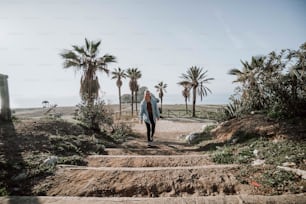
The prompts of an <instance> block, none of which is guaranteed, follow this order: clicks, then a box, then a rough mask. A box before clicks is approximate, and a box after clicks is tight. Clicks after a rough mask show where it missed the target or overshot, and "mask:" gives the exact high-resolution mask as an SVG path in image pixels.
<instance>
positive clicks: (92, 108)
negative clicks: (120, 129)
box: [75, 100, 113, 132]
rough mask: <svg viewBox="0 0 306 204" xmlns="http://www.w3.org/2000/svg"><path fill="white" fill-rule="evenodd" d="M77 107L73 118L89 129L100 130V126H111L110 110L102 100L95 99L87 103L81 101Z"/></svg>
mask: <svg viewBox="0 0 306 204" xmlns="http://www.w3.org/2000/svg"><path fill="white" fill-rule="evenodd" d="M77 107H78V111H77V112H76V113H75V118H76V119H77V120H79V121H81V122H82V123H83V124H84V125H85V126H86V127H87V128H89V129H92V130H94V131H98V132H100V130H101V129H100V127H101V126H103V125H107V126H111V125H112V124H113V118H112V112H111V110H110V109H108V108H106V106H105V102H104V101H103V100H96V101H94V102H93V103H89V104H88V103H87V102H86V101H83V102H82V103H80V104H78V105H77Z"/></svg>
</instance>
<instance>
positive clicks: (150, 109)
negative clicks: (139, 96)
mask: <svg viewBox="0 0 306 204" xmlns="http://www.w3.org/2000/svg"><path fill="white" fill-rule="evenodd" d="M159 116H160V114H159V110H158V108H157V101H156V98H155V97H154V96H152V95H151V93H150V91H149V90H146V91H145V92H144V98H143V100H142V102H141V104H140V114H139V118H140V122H141V124H142V121H145V124H146V127H147V138H148V147H151V146H152V145H153V143H152V142H153V136H154V133H155V124H156V119H157V120H159Z"/></svg>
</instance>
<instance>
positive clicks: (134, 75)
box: [127, 68, 141, 116]
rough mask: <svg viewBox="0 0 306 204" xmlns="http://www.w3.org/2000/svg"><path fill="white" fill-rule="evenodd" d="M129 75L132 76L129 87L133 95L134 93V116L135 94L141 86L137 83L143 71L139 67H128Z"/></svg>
mask: <svg viewBox="0 0 306 204" xmlns="http://www.w3.org/2000/svg"><path fill="white" fill-rule="evenodd" d="M127 77H128V78H130V82H129V87H130V90H131V95H132V116H133V113H134V94H135V93H136V92H137V90H138V87H139V86H138V83H137V79H139V78H141V72H140V71H139V70H138V68H129V69H127ZM136 98H137V96H136ZM136 111H137V101H136Z"/></svg>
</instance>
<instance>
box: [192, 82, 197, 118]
mask: <svg viewBox="0 0 306 204" xmlns="http://www.w3.org/2000/svg"><path fill="white" fill-rule="evenodd" d="M196 97H197V89H196V87H193V101H192V117H196V115H195V105H196Z"/></svg>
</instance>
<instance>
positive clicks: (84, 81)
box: [60, 38, 116, 104]
mask: <svg viewBox="0 0 306 204" xmlns="http://www.w3.org/2000/svg"><path fill="white" fill-rule="evenodd" d="M100 44H101V41H97V42H94V41H88V40H87V39H86V38H85V46H77V45H73V46H72V47H73V49H72V50H64V51H63V52H62V53H61V54H60V55H61V57H62V58H63V59H64V68H70V67H72V68H74V69H75V71H82V77H81V88H80V95H81V97H82V100H86V101H87V103H91V104H93V103H94V100H96V99H97V98H98V97H99V89H100V83H99V80H98V75H97V71H101V72H105V73H107V74H108V72H109V70H108V68H107V65H108V64H109V63H111V62H115V59H116V58H115V57H114V56H113V55H108V54H105V55H104V56H102V57H100V56H98V52H99V46H100Z"/></svg>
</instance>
